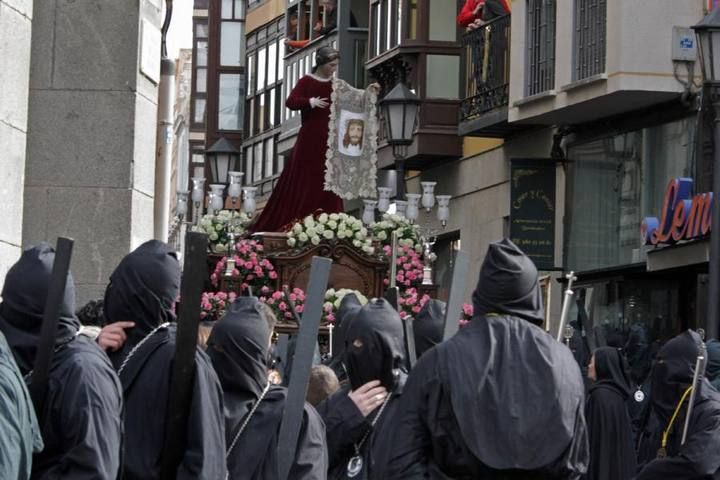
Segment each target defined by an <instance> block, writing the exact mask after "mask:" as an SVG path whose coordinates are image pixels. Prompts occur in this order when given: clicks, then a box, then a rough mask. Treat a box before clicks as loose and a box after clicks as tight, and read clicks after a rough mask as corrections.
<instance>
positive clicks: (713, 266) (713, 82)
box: [692, 8, 720, 338]
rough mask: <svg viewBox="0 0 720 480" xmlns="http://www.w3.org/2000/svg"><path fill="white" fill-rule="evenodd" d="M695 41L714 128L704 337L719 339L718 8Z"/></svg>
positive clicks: (698, 29)
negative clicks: (710, 227) (710, 226)
mask: <svg viewBox="0 0 720 480" xmlns="http://www.w3.org/2000/svg"><path fill="white" fill-rule="evenodd" d="M692 28H693V30H695V35H696V36H697V40H698V42H697V43H698V47H699V53H700V65H701V66H702V74H703V87H704V91H705V92H708V93H709V94H710V101H711V102H712V106H713V110H714V113H715V121H714V124H713V180H712V186H713V198H712V224H711V225H712V229H711V233H710V261H709V262H708V273H709V277H710V281H709V285H708V292H707V293H708V303H707V316H706V318H707V322H706V325H705V327H706V337H707V338H718V322H719V321H720V8H715V9H713V11H712V12H710V13H709V14H708V15H707V16H706V17H705V18H703V19H702V21H700V23H698V24H697V25H695V26H694V27H692Z"/></svg>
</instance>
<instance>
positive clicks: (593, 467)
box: [585, 347, 637, 480]
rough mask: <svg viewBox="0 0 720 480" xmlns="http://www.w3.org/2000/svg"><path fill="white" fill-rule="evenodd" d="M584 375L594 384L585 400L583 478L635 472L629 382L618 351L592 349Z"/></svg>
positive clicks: (607, 479) (623, 479) (616, 479)
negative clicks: (585, 466)
mask: <svg viewBox="0 0 720 480" xmlns="http://www.w3.org/2000/svg"><path fill="white" fill-rule="evenodd" d="M588 377H589V378H590V380H592V381H593V382H595V383H594V385H593V386H592V387H590V394H589V396H588V399H587V403H586V404H585V419H586V420H587V426H588V438H589V440H590V464H589V466H588V472H587V476H586V477H585V478H586V479H587V480H629V479H631V478H632V477H633V475H635V470H636V467H637V465H636V462H635V448H634V445H633V433H632V428H631V425H630V415H629V414H628V409H627V400H628V397H629V396H630V384H629V382H628V375H627V371H626V367H625V365H624V358H623V357H622V355H621V354H620V351H619V350H618V349H616V348H612V347H601V348H598V349H597V350H595V353H594V354H593V356H592V358H591V359H590V365H589V366H588Z"/></svg>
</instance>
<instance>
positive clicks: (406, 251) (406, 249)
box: [402, 245, 410, 253]
mask: <svg viewBox="0 0 720 480" xmlns="http://www.w3.org/2000/svg"><path fill="white" fill-rule="evenodd" d="M402 250H403V253H408V252H410V247H408V246H407V245H406V246H404V247H402Z"/></svg>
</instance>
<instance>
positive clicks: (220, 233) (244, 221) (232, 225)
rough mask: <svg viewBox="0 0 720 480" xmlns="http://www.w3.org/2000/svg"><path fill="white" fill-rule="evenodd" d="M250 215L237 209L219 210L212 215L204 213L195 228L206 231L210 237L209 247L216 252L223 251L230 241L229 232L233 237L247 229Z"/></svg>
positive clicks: (242, 233) (225, 250)
mask: <svg viewBox="0 0 720 480" xmlns="http://www.w3.org/2000/svg"><path fill="white" fill-rule="evenodd" d="M249 223H250V217H249V216H248V215H247V214H246V213H245V212H240V211H237V210H232V211H231V210H220V211H219V212H215V214H213V215H204V216H203V217H202V218H201V219H200V222H199V224H198V225H197V226H196V227H195V230H196V231H198V232H201V233H206V234H207V235H208V237H209V239H210V248H211V249H212V250H213V251H215V252H218V253H225V252H227V250H228V248H229V245H228V244H229V243H230V242H231V238H230V234H231V233H232V234H234V235H235V238H237V237H239V236H242V235H244V234H245V233H246V231H247V226H248V224H249Z"/></svg>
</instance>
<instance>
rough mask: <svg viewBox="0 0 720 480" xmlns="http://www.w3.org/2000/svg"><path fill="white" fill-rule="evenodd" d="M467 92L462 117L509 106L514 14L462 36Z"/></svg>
mask: <svg viewBox="0 0 720 480" xmlns="http://www.w3.org/2000/svg"><path fill="white" fill-rule="evenodd" d="M462 48H463V62H464V65H465V95H464V97H465V98H464V99H463V100H462V102H461V103H460V120H461V121H467V120H472V119H473V118H476V117H479V116H481V115H483V114H485V113H488V112H490V111H492V110H495V109H496V108H499V107H503V106H506V105H507V104H508V97H509V93H510V15H505V16H503V17H499V18H496V19H494V20H492V21H490V22H488V23H486V24H485V25H484V26H482V27H480V28H478V29H476V30H472V31H470V32H467V33H465V34H464V35H463V38H462Z"/></svg>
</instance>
